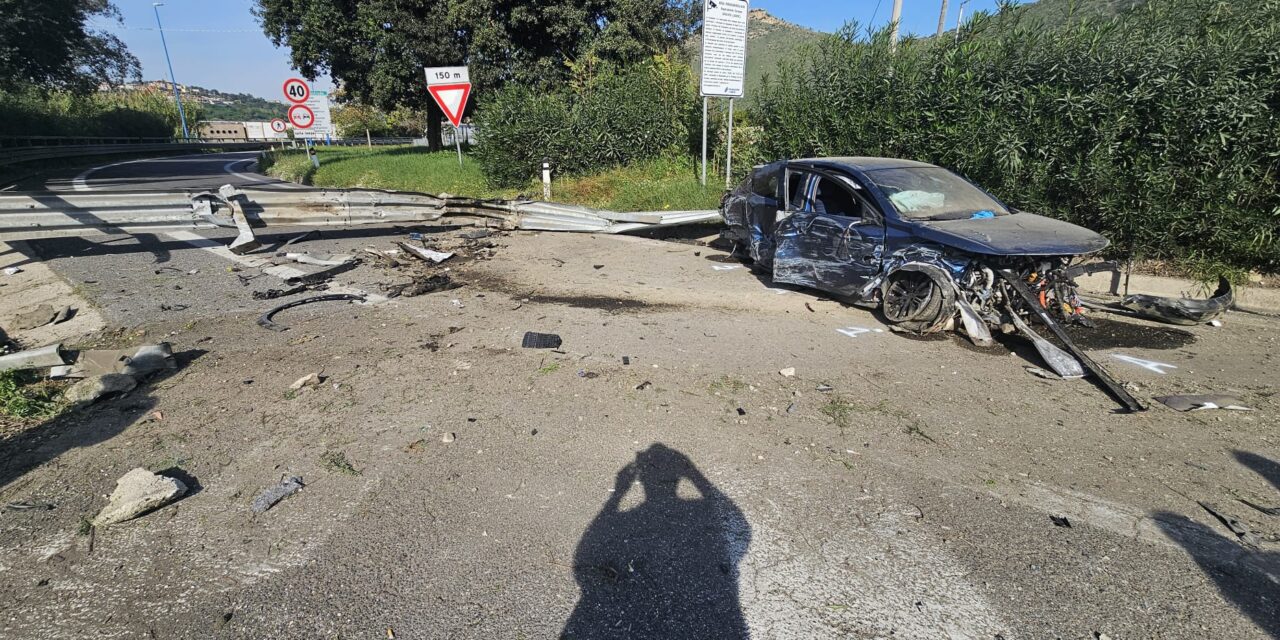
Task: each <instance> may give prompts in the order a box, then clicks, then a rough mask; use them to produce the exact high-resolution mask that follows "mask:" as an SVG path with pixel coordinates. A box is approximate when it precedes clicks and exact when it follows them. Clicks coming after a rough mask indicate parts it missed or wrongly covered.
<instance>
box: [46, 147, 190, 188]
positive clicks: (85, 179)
mask: <svg viewBox="0 0 1280 640" xmlns="http://www.w3.org/2000/svg"><path fill="white" fill-rule="evenodd" d="M204 157H207V154H203V153H197V154H194V155H189V156H167V157H164V158H142V159H140V160H125V161H124V162H113V163H111V164H104V165H102V166H100V167H93V168H91V169H85V170H84V171H82V172H81V173H80V175H78V176H76V177H75V178H73V179H72V180H71V188H72V189H73V190H75V191H93V190H94V189H93V187H90V186H89V176H91V175H93V174H94V173H97V172H99V171H102V170H103V169H110V168H111V167H119V166H121V165H126V164H136V163H139V162H152V161H154V160H181V159H183V158H204Z"/></svg>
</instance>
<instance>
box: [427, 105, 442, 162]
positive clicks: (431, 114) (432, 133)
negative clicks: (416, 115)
mask: <svg viewBox="0 0 1280 640" xmlns="http://www.w3.org/2000/svg"><path fill="white" fill-rule="evenodd" d="M443 117H444V112H443V111H441V110H440V107H438V106H436V103H435V101H432V102H431V104H429V105H427V149H429V150H431V151H439V150H440V149H442V148H443V146H442V145H441V144H440V129H441V126H440V120H441V118H443Z"/></svg>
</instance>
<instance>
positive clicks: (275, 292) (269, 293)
mask: <svg viewBox="0 0 1280 640" xmlns="http://www.w3.org/2000/svg"><path fill="white" fill-rule="evenodd" d="M308 288H309V287H307V286H306V285H302V286H297V287H293V288H291V289H267V290H266V291H254V292H253V293H252V294H250V295H252V296H253V299H254V300H275V299H276V298H283V297H286V296H292V295H297V294H299V293H304V292H306V291H307V290H308Z"/></svg>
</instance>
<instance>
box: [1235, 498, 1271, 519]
mask: <svg viewBox="0 0 1280 640" xmlns="http://www.w3.org/2000/svg"><path fill="white" fill-rule="evenodd" d="M1239 500H1240V502H1241V503H1243V504H1244V506H1246V507H1249V508H1250V509H1254V510H1256V511H1260V512H1262V513H1265V514H1267V515H1269V516H1280V507H1264V506H1262V505H1258V504H1254V503H1252V502H1249V501H1248V500H1245V499H1244V498H1239Z"/></svg>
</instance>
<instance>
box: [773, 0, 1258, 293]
mask: <svg viewBox="0 0 1280 640" xmlns="http://www.w3.org/2000/svg"><path fill="white" fill-rule="evenodd" d="M1022 13H1023V10H1022V9H1018V8H1016V7H1006V8H1005V9H1004V10H1002V11H1001V12H1000V13H999V14H997V15H994V16H979V18H978V19H976V20H975V21H974V22H973V23H971V25H970V26H966V27H965V29H964V31H963V32H962V33H961V37H960V38H959V39H955V38H953V37H951V36H948V37H944V38H940V39H927V40H908V41H904V42H902V43H900V44H899V45H898V47H897V49H896V50H895V49H893V48H891V47H890V44H889V42H888V40H887V37H886V35H885V34H884V33H879V34H873V35H872V36H871V37H870V38H868V39H859V38H857V37H855V33H854V31H853V30H852V28H850V29H848V30H846V31H845V32H843V33H842V34H841V35H840V36H833V37H831V38H829V39H827V40H825V41H823V42H822V43H821V44H820V45H819V46H817V47H816V48H815V49H814V50H813V51H811V52H810V53H809V55H808V56H806V57H805V58H803V59H799V60H794V61H792V62H791V63H790V64H784V65H783V66H781V67H780V68H779V70H778V74H777V76H776V77H775V78H774V79H772V80H771V81H770V82H768V83H767V84H766V86H765V88H764V89H763V90H762V95H761V96H760V98H759V101H758V111H757V112H756V113H755V114H754V116H755V119H756V120H757V121H758V123H759V124H761V125H762V126H763V128H764V135H763V139H762V141H761V144H762V146H763V153H764V155H765V156H767V157H805V156H826V155H846V154H847V155H872V156H891V157H904V158H912V159H918V160H924V161H929V162H934V163H937V164H941V165H943V166H947V167H949V168H952V169H954V170H956V171H958V172H960V173H963V174H965V175H967V176H968V177H970V178H971V179H973V180H975V181H977V182H979V183H981V184H982V185H983V186H985V187H987V188H989V189H990V190H992V191H993V192H995V193H996V194H998V195H999V196H1001V197H1002V198H1004V199H1005V200H1007V201H1009V202H1010V203H1012V204H1014V205H1016V206H1018V207H1020V208H1023V209H1026V210H1030V211H1035V212H1038V213H1043V214H1046V215H1051V216H1055V217H1059V218H1063V219H1066V220H1071V221H1073V222H1076V223H1079V224H1083V225H1085V226H1088V227H1091V228H1093V229H1096V230H1098V231H1100V232H1102V233H1104V234H1106V235H1107V236H1109V237H1110V238H1111V239H1112V240H1113V241H1114V242H1115V243H1116V245H1117V249H1118V250H1120V251H1124V252H1129V253H1132V254H1134V255H1136V256H1139V257H1167V258H1175V259H1182V260H1191V261H1198V262H1211V263H1217V264H1219V265H1224V266H1227V265H1229V266H1232V267H1236V268H1259V269H1263V270H1268V271H1275V270H1277V269H1280V243H1278V242H1277V236H1278V235H1280V47H1277V44H1276V43H1277V42H1280V0H1249V1H1248V2H1240V1H1237V2H1224V1H1219V0H1151V2H1150V3H1148V4H1147V5H1146V6H1145V7H1144V8H1141V9H1137V10H1134V11H1132V12H1130V13H1127V14H1125V15H1123V16H1121V17H1119V18H1116V19H1114V20H1110V21H1086V22H1082V23H1077V24H1074V25H1069V26H1066V27H1063V28H1061V29H1056V30H1055V29H1045V28H1041V27H1039V24H1038V23H1034V24H1033V23H1026V24H1024V23H1023V22H1022Z"/></svg>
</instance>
